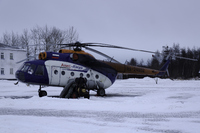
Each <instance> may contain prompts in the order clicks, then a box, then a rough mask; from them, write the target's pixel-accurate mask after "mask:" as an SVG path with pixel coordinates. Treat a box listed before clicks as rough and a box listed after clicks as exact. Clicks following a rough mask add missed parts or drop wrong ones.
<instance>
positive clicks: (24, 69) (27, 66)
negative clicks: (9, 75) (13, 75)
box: [21, 63, 30, 72]
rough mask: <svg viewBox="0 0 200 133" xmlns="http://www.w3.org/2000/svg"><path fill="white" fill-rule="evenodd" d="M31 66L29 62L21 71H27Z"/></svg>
mask: <svg viewBox="0 0 200 133" xmlns="http://www.w3.org/2000/svg"><path fill="white" fill-rule="evenodd" d="M29 66H30V64H29V63H26V64H24V65H23V66H22V68H21V71H23V72H26V71H27V70H28V68H29Z"/></svg>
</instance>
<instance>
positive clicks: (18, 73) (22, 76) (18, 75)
mask: <svg viewBox="0 0 200 133" xmlns="http://www.w3.org/2000/svg"><path fill="white" fill-rule="evenodd" d="M15 77H16V78H17V79H18V80H19V81H22V82H23V81H25V76H24V73H23V72H20V71H17V72H16V73H15Z"/></svg>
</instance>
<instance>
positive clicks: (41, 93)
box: [38, 85, 47, 97]
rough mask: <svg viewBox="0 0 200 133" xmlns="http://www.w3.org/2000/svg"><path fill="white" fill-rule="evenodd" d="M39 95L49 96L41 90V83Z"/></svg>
mask: <svg viewBox="0 0 200 133" xmlns="http://www.w3.org/2000/svg"><path fill="white" fill-rule="evenodd" d="M38 95H39V97H43V96H47V92H46V91H43V90H41V85H40V88H39V90H38Z"/></svg>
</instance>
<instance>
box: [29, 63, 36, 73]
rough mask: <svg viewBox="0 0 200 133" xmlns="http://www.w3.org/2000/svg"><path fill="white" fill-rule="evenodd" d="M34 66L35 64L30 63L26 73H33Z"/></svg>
mask: <svg viewBox="0 0 200 133" xmlns="http://www.w3.org/2000/svg"><path fill="white" fill-rule="evenodd" d="M35 68H36V65H34V64H31V65H30V67H29V69H28V73H29V74H33V73H34V71H35Z"/></svg>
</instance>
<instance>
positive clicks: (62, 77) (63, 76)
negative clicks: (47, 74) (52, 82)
mask: <svg viewBox="0 0 200 133" xmlns="http://www.w3.org/2000/svg"><path fill="white" fill-rule="evenodd" d="M60 73H61V75H60V86H65V85H66V84H67V82H68V80H69V74H70V71H68V70H67V69H66V68H62V67H61V72H60Z"/></svg>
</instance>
